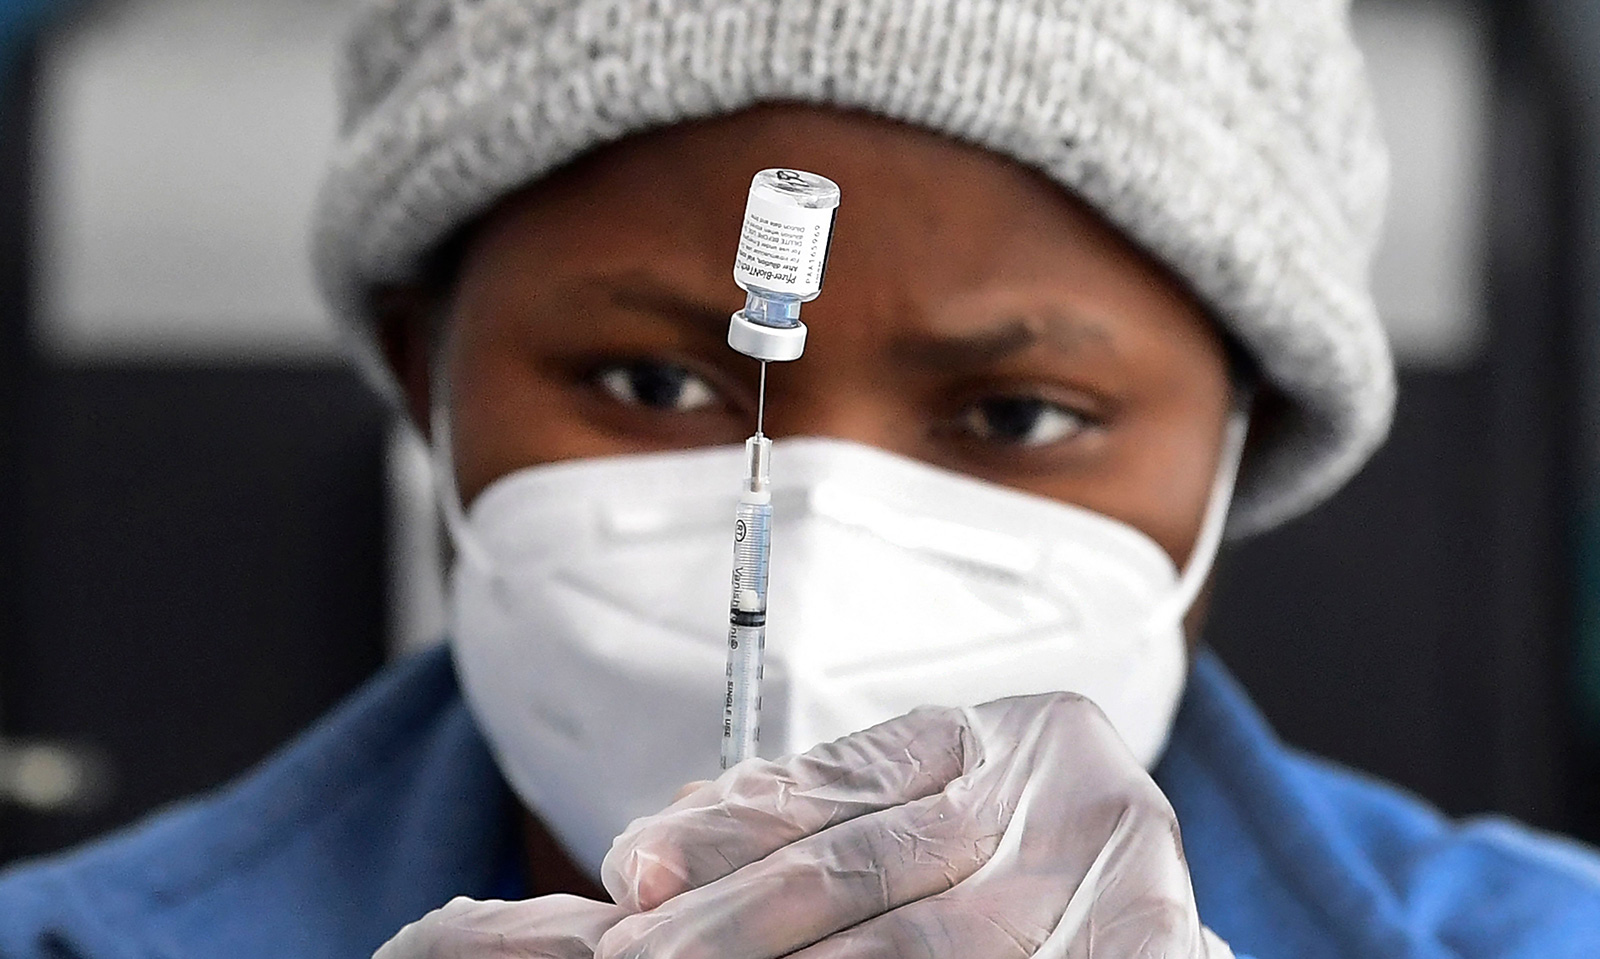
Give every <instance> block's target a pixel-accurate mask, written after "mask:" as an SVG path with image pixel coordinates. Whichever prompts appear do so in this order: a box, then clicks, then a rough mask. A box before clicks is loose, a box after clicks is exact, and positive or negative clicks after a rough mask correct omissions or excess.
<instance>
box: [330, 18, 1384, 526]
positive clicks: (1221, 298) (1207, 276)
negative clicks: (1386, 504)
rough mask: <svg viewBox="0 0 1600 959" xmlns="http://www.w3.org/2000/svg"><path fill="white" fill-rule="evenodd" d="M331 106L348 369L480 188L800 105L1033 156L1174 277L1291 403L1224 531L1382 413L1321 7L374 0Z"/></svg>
mask: <svg viewBox="0 0 1600 959" xmlns="http://www.w3.org/2000/svg"><path fill="white" fill-rule="evenodd" d="M342 96H343V105H344V120H343V127H342V130H341V135H340V138H339V141H338V145H337V147H336V150H335V153H334V158H333V162H332V168H331V171H330V173H329V175H328V179H327V182H326V184H325V185H324V188H323V191H322V194H321V199H320V202H319V208H318V211H317V216H318V219H317V223H316V236H315V258H316V265H317V269H318V273H319V278H320V281H321V283H322V285H323V288H324V290H325V291H326V293H327V295H328V297H329V299H330V300H331V301H332V303H333V304H334V306H335V308H336V309H337V310H338V311H339V313H340V315H341V316H342V317H343V319H344V320H345V321H346V322H347V323H348V325H349V329H350V330H351V331H352V332H353V333H354V334H355V336H354V337H353V340H354V342H356V344H357V346H358V348H359V349H360V350H361V351H362V352H363V353H364V355H365V357H366V359H367V362H368V365H369V366H373V367H375V366H376V365H378V364H377V363H376V359H375V357H376V351H375V350H374V349H373V345H372V339H373V338H372V335H371V329H370V318H369V317H367V316H366V315H365V314H364V304H365V301H366V291H367V290H368V289H369V288H370V287H371V286H372V285H373V284H375V283H384V282H394V281H403V280H405V279H408V278H413V277H414V276H415V273H416V271H417V270H418V267H419V264H420V262H421V260H422V259H423V258H424V257H425V256H426V254H427V253H428V252H429V251H430V248H432V247H433V246H434V245H435V244H437V243H439V242H440V241H441V240H442V239H443V238H444V237H446V236H447V235H448V234H449V233H451V232H452V231H453V230H455V229H456V228H458V227H460V226H462V225H463V224H465V223H467V222H468V221H469V220H470V219H471V218H473V217H475V216H477V215H479V214H481V213H483V212H485V211H486V210H487V209H488V208H489V207H491V206H492V205H493V204H494V203H495V202H496V201H497V200H498V199H500V198H502V197H504V196H506V195H507V194H508V193H510V192H512V191H514V190H516V189H517V188H519V187H521V186H523V185H525V184H527V183H528V182H529V181H531V180H534V179H537V178H538V177H540V176H542V175H544V174H545V173H547V172H549V171H551V170H552V169H553V168H555V167H556V166H558V165H560V164H561V163H563V162H565V161H567V160H570V159H572V158H573V157H575V156H577V155H578V154H580V153H583V152H584V151H586V150H588V149H590V148H592V147H595V146H597V145H599V144H602V143H606V142H609V141H614V140H617V139H620V138H622V137H625V136H627V135H629V134H630V133H634V132H637V131H641V130H645V129H649V128H652V127H659V126H662V125H665V124H671V123H675V122H679V121H683V120H687V119H690V118H696V117H706V116H711V115H716V114H725V113H730V112H733V111H735V110H738V109H740V108H743V107H746V106H749V105H752V104H755V103H760V102H769V101H791V102H792V101H800V102H810V103H819V104H834V105H838V106H842V107H851V108H860V109H865V110H868V111H871V112H874V113H877V114H881V115H883V116H886V117H893V118H896V119H899V120H903V121H907V122H910V123H913V124H917V125H920V126H924V127H927V128H930V129H933V130H938V131H942V132H944V133H946V134H949V135H951V136H954V137H958V138H960V139H962V140H966V141H970V142H972V143H976V144H979V145H981V146H984V147H987V148H989V149H991V150H994V151H996V152H998V153H1002V154H1005V155H1007V156H1011V157H1014V158H1016V159H1017V160H1019V161H1021V162H1023V163H1026V164H1028V165H1030V166H1033V167H1037V168H1038V169H1040V170H1042V171H1044V172H1045V173H1046V174H1048V175H1049V176H1050V177H1052V178H1053V179H1055V180H1056V181H1057V182H1059V183H1060V184H1062V185H1063V186H1064V187H1066V188H1068V189H1069V190H1071V191H1073V192H1074V193H1076V194H1077V195H1078V196H1080V197H1082V198H1083V199H1084V200H1086V201H1088V202H1089V203H1090V204H1092V205H1093V206H1095V207H1096V208H1098V209H1099V210H1100V212H1101V213H1102V215H1104V216H1105V217H1106V218H1107V219H1108V220H1109V221H1111V222H1112V223H1114V224H1116V225H1117V226H1118V227H1120V228H1121V229H1122V230H1123V231H1124V232H1125V233H1126V234H1127V235H1128V236H1130V237H1131V238H1133V239H1134V240H1135V241H1137V242H1138V243H1140V244H1141V245H1143V246H1144V247H1145V248H1146V249H1147V250H1149V251H1150V252H1151V253H1152V254H1154V255H1155V256H1157V257H1158V258H1159V259H1161V260H1162V261H1164V262H1165V263H1166V264H1167V265H1168V266H1169V267H1170V268H1171V269H1172V270H1173V271H1175V272H1176V273H1177V274H1178V275H1179V276H1181V277H1182V278H1184V279H1185V280H1187V282H1188V283H1189V284H1190V285H1191V287H1192V288H1193V289H1194V290H1195V292H1196V293H1197V294H1198V295H1199V296H1200V297H1201V299H1202V300H1203V301H1205V302H1206V303H1207V304H1208V305H1209V306H1210V308H1211V310H1212V311H1213V313H1214V315H1215V316H1216V317H1217V318H1218V319H1219V320H1220V321H1221V322H1222V323H1223V324H1224V325H1225V326H1226V327H1227V328H1228V329H1229V330H1231V331H1232V333H1233V334H1234V335H1235V337H1237V339H1238V340H1239V342H1240V343H1242V344H1243V346H1244V347H1245V348H1246V349H1247V350H1249V351H1250V352H1251V354H1252V355H1253V356H1254V357H1255V359H1256V360H1257V362H1258V363H1259V365H1260V367H1261V370H1262V372H1263V374H1264V375H1265V377H1266V378H1267V379H1268V380H1269V381H1271V383H1273V384H1274V385H1276V386H1277V387H1278V389H1279V390H1281V391H1282V392H1283V394H1284V395H1285V396H1286V397H1287V398H1288V399H1289V401H1290V403H1291V404H1292V408H1291V410H1290V411H1289V414H1288V416H1287V418H1286V419H1285V420H1284V421H1283V422H1282V423H1281V424H1280V426H1279V428H1278V429H1277V430H1276V431H1275V432H1274V433H1273V434H1272V435H1270V436H1266V437H1258V441H1257V445H1256V446H1255V448H1254V449H1253V451H1252V453H1251V456H1250V458H1249V460H1248V461H1247V462H1246V463H1245V466H1244V473H1243V475H1242V476H1241V479H1240V487H1239V497H1238V499H1237V501H1236V505H1235V510H1234V513H1233V517H1232V521H1231V527H1230V528H1231V532H1232V533H1233V534H1235V535H1240V534H1245V533H1249V532H1252V531H1255V530H1260V529H1265V528H1267V527H1270V526H1274V525H1276V524H1278V523H1281V522H1283V521H1284V520H1286V519H1289V518H1291V517H1293V516H1295V515H1297V514H1299V513H1301V512H1304V511H1305V510H1307V509H1309V508H1311V507H1312V506H1314V505H1315V504H1317V503H1318V502H1320V501H1321V500H1323V499H1325V498H1326V497H1327V496H1329V495H1330V494H1332V493H1333V492H1334V491H1335V490H1336V489H1337V488H1338V487H1339V486H1340V485H1342V484H1343V483H1344V482H1345V480H1347V479H1348V478H1349V477H1350V475H1351V474H1353V473H1354V472H1355V471H1356V470H1357V469H1359V468H1360V466H1361V465H1362V463H1363V462H1364V461H1365V460H1366V459H1367V457H1368V456H1369V455H1370V454H1371V452H1372V451H1373V449H1374V448H1375V447H1376V446H1377V445H1378V444H1379V443H1380V442H1381V441H1382V439H1383V436H1384V434H1385V433H1386V431H1387V429H1388V425H1389V420H1390V416H1391V413H1392V408H1393V404H1394V369H1393V361H1392V360H1391V358H1390V355H1389V350H1388V346H1387V343H1386V341H1385V339H1384V335H1383V331H1382V329H1381V327H1380V326H1379V323H1378V320H1377V316H1376V312H1375V310H1374V307H1373V303H1372V299H1371V295H1370V292H1369V288H1368V283H1367V270H1368V265H1369V261H1370V259H1371V256H1372V253H1373V248H1374V246H1375V245H1376V241H1377V235H1378V229H1379V225H1380V221H1381V219H1382V209H1383V199H1384V190H1385V182H1386V172H1387V165H1386V157H1385V154H1384V151H1383V147H1382V144H1381V142H1380V140H1379V136H1378V130H1377V122H1376V117H1375V113H1374V110H1373V105H1372V102H1371V97H1370V94H1369V91H1368V89H1367V85H1366V80H1365V75H1364V70H1363V65H1362V60H1361V56H1360V54H1359V53H1358V51H1357V50H1356V48H1355V46H1354V44H1353V42H1352V40H1351V38H1350V33H1349V24H1348V11H1347V10H1346V3H1345V2H1344V0H374V2H370V3H368V4H367V6H366V8H365V9H364V11H363V13H362V15H361V16H360V18H359V20H358V22H357V25H356V29H355V33H354V36H353V39H352V40H351V42H350V45H349V48H348V58H347V63H346V70H345V74H344V77H343V88H342ZM730 255H731V251H730Z"/></svg>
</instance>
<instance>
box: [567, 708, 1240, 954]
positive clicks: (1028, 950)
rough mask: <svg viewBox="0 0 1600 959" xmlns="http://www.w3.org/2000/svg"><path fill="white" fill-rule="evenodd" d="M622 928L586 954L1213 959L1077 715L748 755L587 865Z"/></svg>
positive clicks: (994, 716) (1140, 790)
mask: <svg viewBox="0 0 1600 959" xmlns="http://www.w3.org/2000/svg"><path fill="white" fill-rule="evenodd" d="M602 878H603V881H604V882H605V886H606V889H607V890H608V891H609V892H610V893H611V894H612V896H613V897H614V898H615V899H616V900H617V902H618V903H620V904H621V905H622V906H623V907H625V908H627V909H628V910H629V911H631V912H634V913H636V914H635V915H631V916H629V917H628V918H625V919H623V920H622V921H621V922H619V923H618V924H617V925H615V926H614V927H612V928H611V929H610V930H609V931H608V932H606V933H605V934H604V935H603V936H601V938H600V942H599V945H598V947H597V948H596V950H595V955H596V957H597V959H636V957H639V959H642V957H650V959H680V957H691V956H692V957H723V956H726V957H736V959H770V957H778V956H791V955H793V956H800V957H804V959H822V957H828V959H833V957H880V956H881V957H891V956H893V957H913V956H914V957H928V959H934V957H938V959H1000V957H1006V959H1011V957H1016V959H1021V957H1028V956H1040V957H1078V959H1138V957H1165V959H1231V957H1232V955H1233V953H1232V951H1231V950H1230V949H1229V948H1228V946H1227V945H1226V944H1225V943H1223V942H1222V940H1221V939H1219V938H1217V937H1216V936H1215V935H1213V934H1212V933H1210V932H1209V931H1208V930H1205V929H1203V928H1202V927H1201V925H1200V920H1199V916H1198V913H1197V912H1196V909H1195V902H1194V893H1193V890H1192V889H1191V887H1190V883H1189V871H1188V866H1187V864H1186V863H1185V861H1184V857H1183V848H1182V843H1181V840H1180V838H1179V835H1178V824H1177V820H1176V818H1175V816H1174V814H1173V811H1172V807H1171V806H1170V805H1169V804H1168V802H1167V800H1166V797H1165V796H1163V795H1162V793H1161V790H1160V789H1159V788H1158V787H1157V786H1156V784H1155V781H1154V780H1152V779H1151V778H1150V776H1149V775H1148V774H1147V773H1146V772H1145V771H1144V769H1143V768H1141V767H1140V765H1139V763H1138V762H1136V761H1135V760H1134V758H1133V756H1132V755H1131V754H1130V753H1129V752H1128V750H1127V748H1126V747H1125V746H1124V745H1123V743H1122V741H1121V740H1120V739H1119V738H1118V736H1117V734H1116V733H1115V731H1113V729H1112V728H1111V725H1110V724H1109V723H1108V722H1107V721H1106V719H1105V717H1104V715H1103V714H1102V713H1101V712H1100V710H1099V709H1098V708H1096V707H1095V706H1094V705H1093V704H1092V703H1090V702H1089V701H1088V700H1085V699H1083V698H1081V697H1077V696H1072V695H1067V694H1052V695H1044V696H1028V697H1019V698H1013V699H1003V700H999V701H997V702H994V703H989V704H987V705H983V706H978V707H974V708H969V709H944V708H925V709H919V710H916V711H914V712H912V713H910V714H908V715H906V716H903V717H901V718H899V719H895V720H891V721H889V722H887V723H883V724H882V725H879V726H875V727H873V728H872V729H869V730H866V731H864V732H861V733H857V734H855V735H852V736H847V737H845V738H843V739H840V740H838V741H836V742H833V743H829V744H826V745H822V746H818V747H817V748H815V749H812V750H811V751H810V752H808V753H805V754H803V755H801V756H797V757H791V758H787V759H783V760H779V761H777V762H767V761H763V760H750V761H747V762H744V763H741V764H740V765H738V766H736V767H734V768H733V769H731V770H729V771H728V772H727V773H725V774H724V775H723V776H722V778H720V779H718V780H716V781H715V782H712V783H710V784H708V785H705V786H703V787H701V788H700V789H698V790H696V791H695V792H693V793H691V794H690V795H689V796H687V797H685V798H684V799H682V800H680V801H678V802H676V803H674V804H673V805H672V806H671V807H669V808H668V809H667V810H666V811H665V812H663V813H661V814H659V815H656V816H651V817H648V818H645V819H641V820H638V821H636V822H635V823H634V824H633V825H632V826H630V827H629V828H628V830H627V831H626V832H625V833H624V834H623V835H622V836H620V837H618V839H617V841H616V843H615V844H614V845H613V846H612V849H611V853H610V855H608V856H607V857H606V860H605V863H604V865H603V867H602Z"/></svg>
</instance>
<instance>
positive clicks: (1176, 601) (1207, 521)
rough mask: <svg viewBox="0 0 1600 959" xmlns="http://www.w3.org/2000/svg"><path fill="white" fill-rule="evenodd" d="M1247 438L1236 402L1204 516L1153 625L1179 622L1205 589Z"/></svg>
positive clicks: (1245, 419)
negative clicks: (1191, 547) (1167, 620)
mask: <svg viewBox="0 0 1600 959" xmlns="http://www.w3.org/2000/svg"><path fill="white" fill-rule="evenodd" d="M1249 435H1250V398H1249V397H1248V396H1246V397H1244V398H1242V399H1241V400H1239V401H1238V403H1237V404H1236V406H1235V407H1234V410H1233V412H1232V413H1230V414H1228V423H1227V425H1226V426H1225V427H1224V428H1223V434H1222V455H1221V457H1220V458H1219V459H1218V461H1217V475H1216V477H1215V478H1213V479H1212V481H1211V498H1210V499H1209V500H1208V501H1207V502H1206V515H1205V518H1204V519H1203V520H1201V522H1200V535H1199V536H1198V537H1196V538H1195V541H1194V549H1193V550H1191V551H1190V553H1189V561H1188V562H1187V563H1185V564H1184V570H1183V574H1182V575H1181V576H1179V577H1178V586H1177V588H1176V589H1175V590H1173V592H1172V596H1171V597H1170V598H1169V599H1168V600H1167V601H1166V602H1165V603H1163V604H1162V606H1161V608H1160V610H1159V612H1158V613H1157V615H1156V617H1155V618H1156V621H1165V620H1166V618H1167V617H1171V618H1174V619H1181V618H1182V617H1184V616H1185V615H1187V614H1188V612H1189V608H1190V607H1191V606H1193V605H1194V601H1195V599H1196V598H1197V597H1199V595H1200V590H1201V589H1203V588H1205V584H1206V577H1208V576H1210V575H1211V569H1212V567H1213V566H1214V565H1215V563H1216V560H1217V550H1218V549H1220V548H1221V546H1222V533H1223V531H1224V530H1225V529H1226V528H1227V525H1228V508H1229V507H1230V506H1231V505H1232V504H1233V488H1234V484H1235V483H1236V482H1237V481H1238V478H1239V463H1240V461H1241V460H1243V458H1244V444H1245V440H1246V439H1247V438H1248V437H1249Z"/></svg>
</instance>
